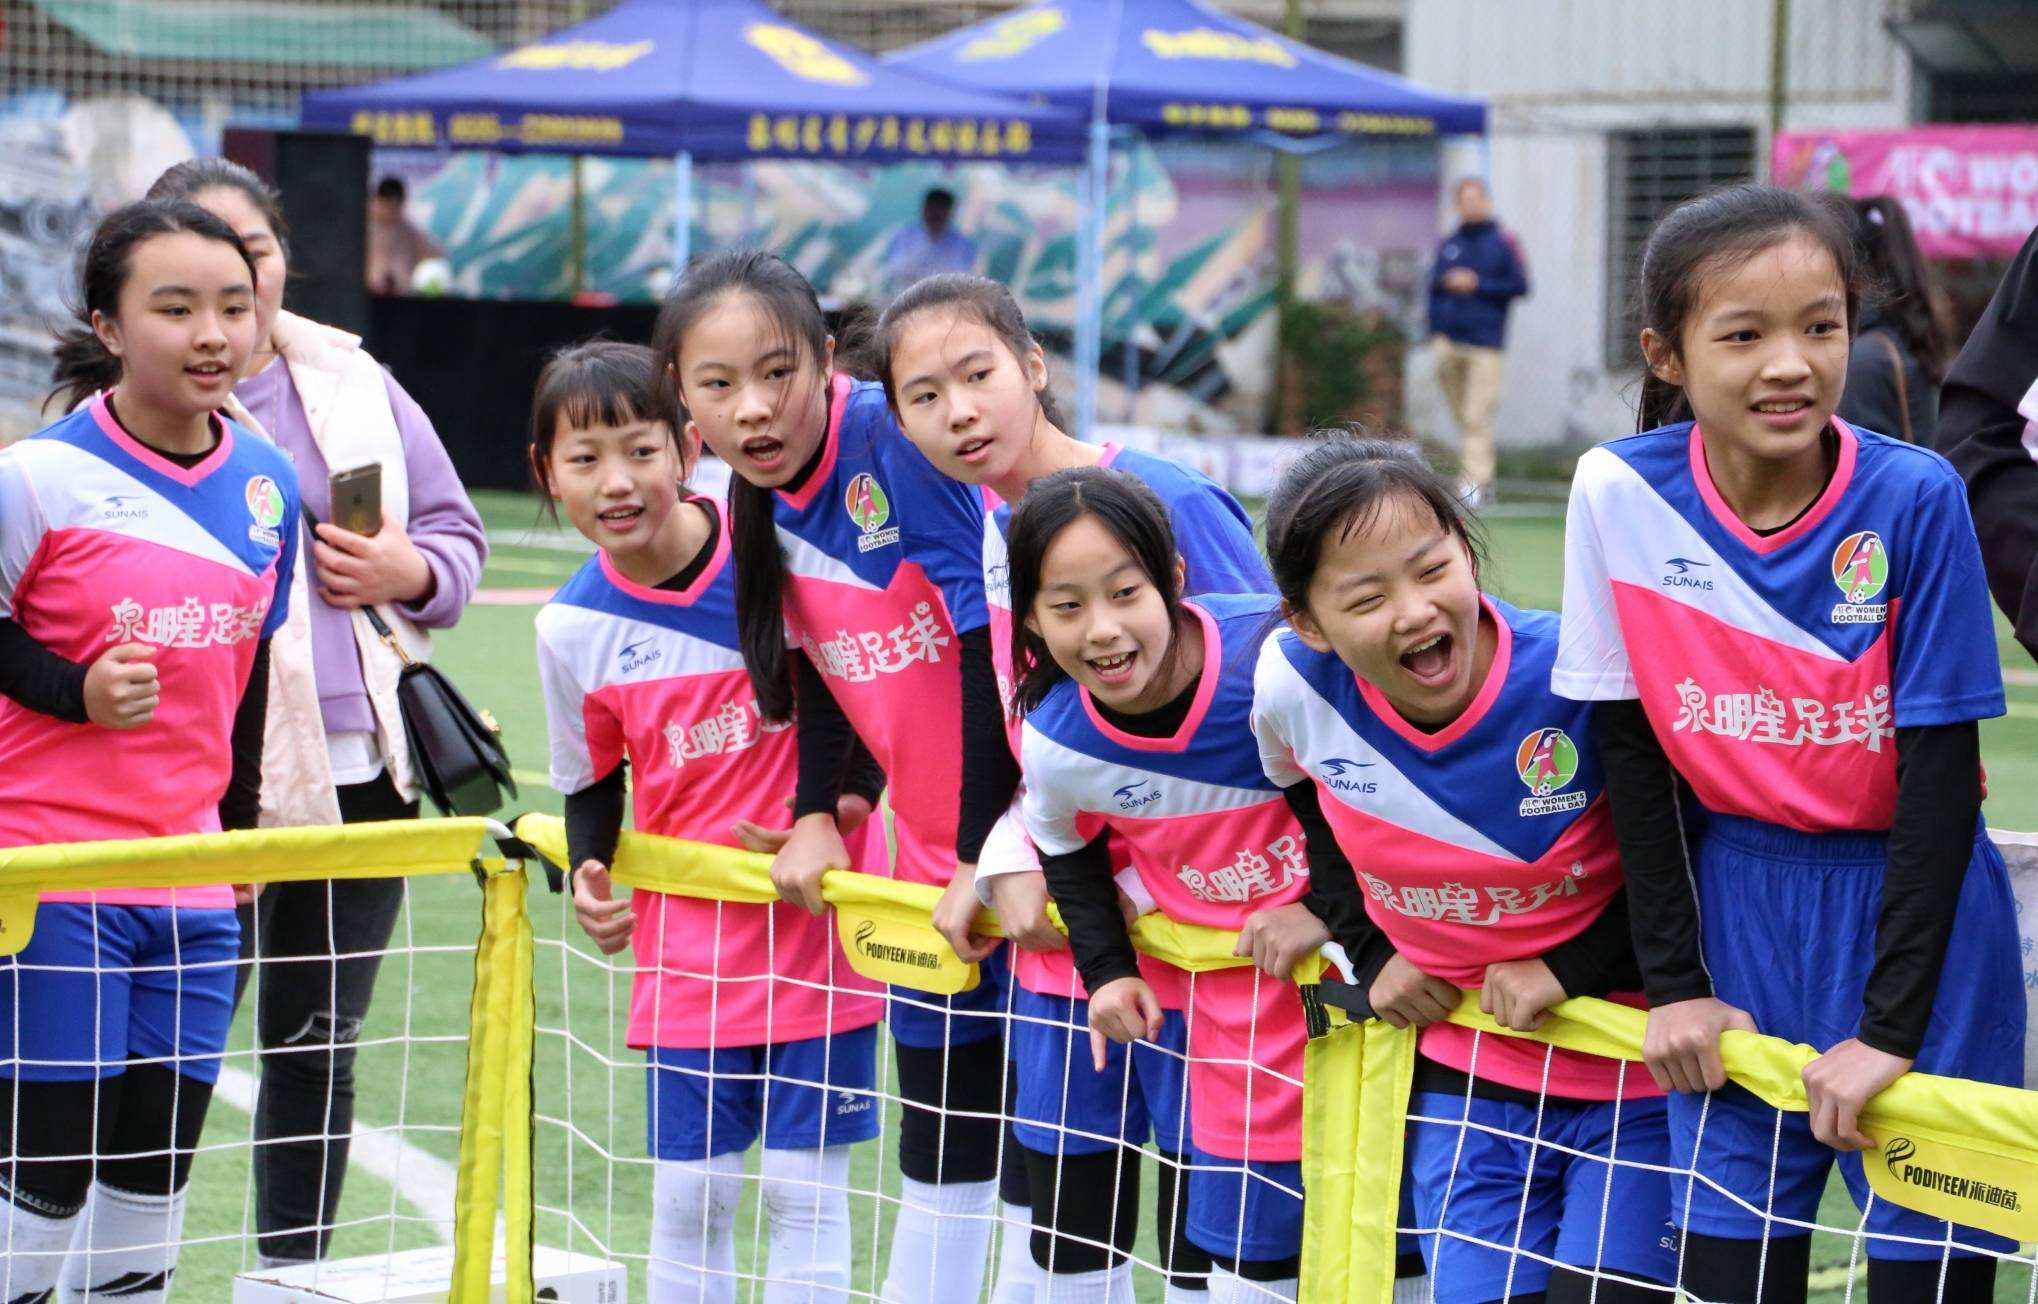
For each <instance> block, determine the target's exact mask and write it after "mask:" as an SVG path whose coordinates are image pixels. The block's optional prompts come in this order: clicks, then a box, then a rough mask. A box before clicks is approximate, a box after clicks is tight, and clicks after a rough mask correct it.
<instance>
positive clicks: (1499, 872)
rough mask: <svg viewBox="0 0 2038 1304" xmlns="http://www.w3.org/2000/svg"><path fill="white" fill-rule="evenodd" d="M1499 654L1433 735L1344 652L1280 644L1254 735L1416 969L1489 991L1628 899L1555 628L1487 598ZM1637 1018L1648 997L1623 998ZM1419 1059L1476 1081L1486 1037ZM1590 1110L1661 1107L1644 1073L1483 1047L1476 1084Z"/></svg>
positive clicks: (1267, 653) (1448, 1040)
mask: <svg viewBox="0 0 2038 1304" xmlns="http://www.w3.org/2000/svg"><path fill="white" fill-rule="evenodd" d="M1486 607H1487V611H1488V613H1489V615H1490V616H1491V617H1492V619H1493V621H1494V622H1495V624H1496V625H1497V626H1498V630H1499V645H1498V648H1497V649H1496V651H1495V652H1494V655H1493V665H1492V667H1491V669H1490V670H1489V671H1488V672H1487V676H1486V682H1485V683H1484V684H1483V685H1481V687H1480V689H1479V693H1478V695H1477V696H1476V697H1475V698H1473V700H1472V704H1471V706H1469V707H1467V708H1466V710H1465V713H1464V714H1463V715H1461V716H1459V717H1458V718H1457V719H1456V720H1455V721H1453V722H1452V723H1451V724H1450V725H1449V726H1447V727H1445V728H1443V729H1440V730H1438V731H1437V732H1435V733H1425V732H1423V731H1422V730H1420V729H1417V728H1416V727H1415V726H1413V725H1411V724H1409V723H1408V722H1407V721H1406V720H1405V719H1403V718H1402V716H1401V714H1400V712H1398V711H1396V710H1395V709H1394V707H1393V705H1392V704H1391V703H1389V702H1388V701H1387V700H1386V699H1385V698H1383V697H1382V696H1381V695H1380V691H1379V690H1378V689H1377V688H1375V687H1373V685H1371V684H1369V683H1366V682H1365V681H1363V680H1361V679H1359V678H1358V677H1357V676H1356V675H1354V674H1353V673H1352V672H1351V669H1350V668H1349V667H1347V666H1346V665H1345V663H1344V662H1343V661H1341V660H1339V659H1338V657H1337V655H1336V654H1335V653H1330V652H1318V651H1316V650H1314V649H1312V648H1310V647H1309V646H1308V645H1307V644H1305V643H1303V642H1302V640H1301V639H1299V638H1297V637H1296V636H1295V635H1294V634H1293V633H1292V632H1290V631H1287V630H1283V631H1281V632H1280V633H1279V634H1277V635H1275V636H1274V637H1272V638H1269V639H1268V640H1267V641H1266V644H1265V646H1264V647H1263V648H1261V650H1260V659H1259V670H1258V674H1257V676H1256V680H1257V683H1256V688H1255V704H1254V707H1253V725H1254V728H1255V730H1256V732H1257V734H1258V737H1259V747H1260V759H1261V762H1262V764H1263V765H1264V767H1265V769H1266V773H1267V775H1268V777H1270V778H1271V779H1272V780H1273V781H1274V782H1275V783H1278V784H1280V785H1281V786H1283V787H1287V786H1290V785H1292V784H1296V783H1302V782H1311V783H1314V784H1315V785H1316V787H1317V791H1318V794H1319V796H1320V797H1321V799H1322V804H1323V814H1324V818H1325V819H1326V820H1327V821H1328V822H1329V824H1330V827H1331V830H1332V832H1334V833H1335V834H1336V835H1337V840H1338V845H1339V846H1340V847H1342V848H1343V849H1344V851H1345V854H1346V856H1347V857H1348V858H1349V859H1350V860H1351V863H1352V870H1353V872H1354V873H1355V874H1356V875H1357V876H1358V880H1359V886H1360V888H1361V890H1362V891H1363V892H1364V894H1365V898H1366V913H1367V915H1368V916H1369V917H1370V918H1371V919H1372V921H1373V922H1374V923H1375V924H1377V925H1378V926H1379V928H1380V930H1381V931H1382V932H1384V933H1386V934H1387V937H1388V939H1389V940H1390V941H1392V942H1393V943H1394V949H1395V950H1397V951H1399V952H1400V953H1401V954H1402V955H1404V956H1406V957H1407V958H1408V960H1409V962H1410V963H1411V964H1413V965H1415V967H1416V968H1418V969H1420V970H1422V971H1423V972H1424V973H1426V974H1430V975H1432V976H1433V977H1437V978H1441V979H1443V980H1444V981H1446V982H1448V983H1452V984H1454V985H1456V986H1458V987H1464V988H1476V987H1478V986H1480V984H1481V983H1482V982H1483V981H1484V979H1485V973H1486V966H1487V965H1489V964H1495V963H1499V962H1501V961H1506V960H1523V959H1528V958H1530V957H1533V956H1539V955H1542V954H1544V953H1545V952H1548V951H1549V950H1551V949H1552V948H1553V947H1555V946H1557V945H1558V944H1560V943H1562V942H1566V941H1569V940H1570V939H1571V938H1573V937H1575V936H1577V935H1578V934H1579V933H1580V932H1582V931H1583V930H1584V929H1585V927H1586V926H1587V925H1588V924H1590V923H1591V922H1592V921H1593V920H1594V919H1596V918H1598V916H1599V913H1600V911H1602V910H1604V909H1605V908H1606V905H1607V902H1608V900H1609V899H1610V898H1612V896H1613V895H1614V894H1615V893H1616V892H1618V891H1619V890H1620V886H1621V872H1620V857H1619V854H1618V852H1617V850H1616V849H1615V846H1614V837H1613V821H1612V818H1611V817H1610V816H1609V815H1608V813H1607V802H1606V795H1605V792H1604V785H1605V778H1604V775H1603V773H1602V772H1601V770H1600V765H1599V756H1598V753H1597V751H1596V750H1595V749H1594V747H1593V746H1592V741H1591V739H1592V707H1591V705H1590V704H1589V703H1585V702H1575V701H1570V700H1567V699H1565V698H1561V697H1558V696H1556V695H1554V694H1553V693H1551V692H1550V665H1551V662H1552V661H1554V660H1555V658H1556V653H1557V617H1556V616H1555V615H1553V614H1551V613H1549V612H1543V611H1521V610H1518V609H1516V608H1514V607H1511V606H1509V605H1507V604H1506V603H1504V602H1498V601H1494V600H1492V599H1488V600H1487V602H1486ZM1616 999H1625V1000H1626V1001H1627V1002H1628V1003H1629V1004H1635V1005H1639V1004H1640V1003H1641V998H1640V997H1639V996H1638V995H1630V996H1627V997H1622V998H1616ZM1421 1045H1422V1052H1423V1054H1424V1055H1426V1056H1428V1057H1429V1058H1431V1059H1433V1060H1435V1061H1437V1062H1438V1063H1440V1064H1445V1065H1448V1066H1450V1067H1451V1068H1454V1069H1458V1070H1460V1071H1469V1070H1470V1069H1471V1067H1472V1062H1473V1061H1472V1056H1473V1034H1472V1032H1471V1031H1470V1030H1469V1029H1465V1028H1460V1027H1458V1026H1456V1025H1455V1024H1448V1023H1438V1024H1432V1025H1431V1026H1429V1027H1428V1028H1425V1029H1423V1032H1422V1043H1421ZM1546 1061H1547V1066H1548V1074H1549V1076H1548V1090H1549V1091H1550V1092H1552V1093H1554V1094H1556V1095H1561V1096H1568V1097H1571V1098H1574V1099H1580V1100H1611V1099H1614V1098H1616V1097H1617V1096H1625V1097H1634V1096H1641V1095H1657V1094H1660V1093H1659V1092H1658V1091H1657V1090H1656V1087H1655V1085H1654V1083H1653V1082H1651V1081H1650V1080H1649V1078H1648V1075H1646V1074H1640V1073H1632V1072H1631V1073H1628V1074H1626V1075H1625V1078H1623V1077H1622V1075H1621V1073H1620V1067H1621V1066H1620V1064H1619V1063H1618V1062H1616V1061H1613V1060H1607V1059H1601V1058H1599V1057H1597V1056H1593V1055H1579V1054H1573V1053H1571V1052H1568V1051H1558V1052H1556V1053H1555V1054H1554V1055H1549V1054H1546V1051H1545V1048H1544V1047H1543V1046H1541V1045H1540V1044H1537V1043H1534V1042H1526V1041H1521V1040H1517V1039H1515V1038H1512V1037H1487V1038H1485V1039H1484V1040H1483V1041H1481V1042H1480V1043H1479V1046H1478V1073H1479V1076H1480V1077H1482V1078H1487V1079H1490V1080H1492V1081H1494V1082H1498V1083H1501V1084H1503V1085H1505V1086H1510V1087H1519V1088H1522V1089H1525V1090H1528V1091H1539V1090H1541V1089H1543V1086H1544V1071H1545V1062H1546Z"/></svg>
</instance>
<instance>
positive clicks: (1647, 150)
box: [1605, 126, 1756, 370]
mask: <svg viewBox="0 0 2038 1304" xmlns="http://www.w3.org/2000/svg"><path fill="white" fill-rule="evenodd" d="M1755 162H1756V158H1755V130H1754V128H1752V127H1739V126H1732V127H1656V128H1650V129H1649V130H1646V131H1617V132H1614V133H1613V134H1612V135H1611V136H1610V137H1609V138H1608V140H1607V175H1606V183H1607V184H1606V191H1607V200H1606V212H1607V223H1606V271H1607V276H1606V340H1605V347H1606V365H1607V366H1608V367H1609V368H1612V369H1616V370H1618V369H1625V368H1632V367H1634V366H1635V365H1636V349H1635V333H1636V331H1637V330H1638V329H1639V325H1638V323H1637V320H1636V303H1635V280H1636V277H1637V275H1638V274H1639V273H1640V271H1641V265H1642V245H1643V244H1644V242H1646V241H1647V240H1648V238H1649V228H1650V227H1652V226H1654V225H1655V224H1656V219H1657V218H1660V217H1661V216H1663V214H1665V213H1667V212H1669V211H1670V210H1671V209H1673V208H1675V207H1677V205H1679V204H1681V203H1683V202H1684V201H1685V200H1687V199H1690V198H1691V197H1692V196H1694V195H1699V194H1703V193H1704V192H1706V191H1708V190H1710V189H1712V188H1713V187H1714V186H1721V185H1726V184H1727V183H1729V182H1733V181H1747V180H1750V179H1752V178H1753V177H1754V175H1755Z"/></svg>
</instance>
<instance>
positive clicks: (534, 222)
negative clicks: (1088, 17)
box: [376, 143, 1437, 430]
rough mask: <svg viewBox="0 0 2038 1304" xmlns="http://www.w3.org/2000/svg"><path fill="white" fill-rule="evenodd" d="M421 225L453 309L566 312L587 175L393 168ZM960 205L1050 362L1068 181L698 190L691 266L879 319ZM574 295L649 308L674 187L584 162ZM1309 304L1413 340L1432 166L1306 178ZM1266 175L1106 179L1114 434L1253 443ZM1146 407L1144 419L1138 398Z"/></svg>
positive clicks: (1350, 159) (636, 170)
mask: <svg viewBox="0 0 2038 1304" xmlns="http://www.w3.org/2000/svg"><path fill="white" fill-rule="evenodd" d="M376 171H377V174H378V175H381V174H386V173H391V174H396V175H401V176H403V177H404V178H405V179H406V180H407V181H408V182H409V185H410V192H411V199H412V216H413V218H414V219H416V220H417V221H419V222H420V223H421V224H423V225H424V226H425V227H426V228H427V229H428V230H429V231H430V232H431V234H432V236H433V238H434V239H436V240H437V241H438V242H439V243H440V244H441V245H442V246H443V247H444V248H445V250H446V253H447V258H448V261H449V263H450V264H451V267H452V288H451V292H452V293H456V294H464V295H470V296H475V297H480V298H494V297H501V298H530V297H539V298H543V297H557V296H561V295H565V294H568V293H570V292H572V290H573V289H574V288H575V287H574V286H573V283H572V275H571V268H572V258H571V249H572V208H573V199H574V194H575V182H574V168H573V166H572V164H571V163H570V162H569V161H568V160H565V159H556V158H504V157H494V156H485V155H453V154H445V155H419V154H416V153H408V152H393V151H392V152H385V153H382V154H379V155H378V156H377V161H376ZM934 185H943V186H946V187H948V188H950V189H952V190H954V191H955V192H956V194H957V196H958V207H957V212H956V217H955V224H956V226H957V228H958V229H959V230H961V231H963V232H964V233H965V234H967V235H968V236H970V237H971V238H972V239H973V240H975V241H976V244H977V255H978V261H977V269H978V270H979V271H981V272H983V273H984V274H986V275H988V276H992V277H994V278H996V279H998V280H1001V281H1004V282H1005V283H1006V284H1008V285H1010V286H1011V287H1012V288H1013V290H1014V292H1015V293H1016V294H1017V296H1018V298H1019V300H1020V303H1021V305H1022V307H1023V308H1024V309H1025V311H1026V314H1027V318H1028V320H1029V322H1030V323H1031V324H1032V325H1033V326H1034V328H1035V331H1036V332H1037V333H1038V334H1040V335H1041V336H1042V338H1043V339H1044V340H1045V342H1046V343H1047V344H1048V346H1049V347H1050V349H1051V350H1053V351H1055V352H1058V353H1061V354H1063V355H1066V352H1067V349H1068V344H1069V340H1070V335H1071V332H1072V331H1073V328H1074V323H1075V304H1076V281H1075V268H1076V227H1077V219H1078V216H1079V209H1078V202H1079V200H1078V183H1077V178H1076V176H1075V174H1074V171H1073V170H1072V169H1041V168H1034V169H1014V168H1003V167H995V166H989V165H964V166H959V167H942V166H939V165H934V164H901V165H898V166H894V167H884V168H871V167H851V166H837V165H832V164H813V163H800V164H789V163H757V164H751V165H749V166H748V167H747V168H745V167H737V166H733V165H732V166H726V167H701V168H697V169H696V170H695V174H694V187H693V191H692V197H693V232H692V240H693V247H694V249H695V251H696V252H698V251H701V250H704V249H709V248H714V247H719V246H724V245H730V244H739V243H740V244H748V245H756V246H760V247H764V248H770V249H774V250H776V251H778V252H780V253H782V254H784V255H785V256H786V257H787V258H788V259H790V260H791V261H792V262H794V263H795V264H796V265H797V266H799V268H800V269H801V271H803V272H804V273H806V275H807V276H808V277H809V278H810V279H811V280H813V282H814V284H815V285H816V286H817V287H818V288H819V289H820V290H821V292H822V293H823V295H824V296H825V297H826V298H828V299H829V300H831V301H833V302H837V303H851V302H857V301H868V300H870V299H872V298H874V297H875V296H876V294H877V293H878V289H879V286H880V285H881V283H882V274H881V273H882V264H883V257H884V251H885V247H886V245H887V243H888V242H889V241H890V240H891V238H892V236H893V235H894V234H895V233H896V232H897V231H899V230H900V229H901V228H902V227H905V226H907V225H909V224H911V223H913V222H915V221H917V220H918V215H919V209H920V199H921V196H922V195H923V194H924V193H925V192H926V190H927V189H928V188H929V187H930V186H934ZM579 194H580V202H581V206H582V211H583V213H584V223H585V231H586V235H585V246H586V247H585V253H584V259H583V263H582V269H583V270H582V276H581V282H580V288H581V289H584V290H587V291H592V292H596V293H601V294H607V295H613V296H615V297H616V298H618V299H621V300H624V301H645V300H649V299H652V298H655V297H656V296H657V294H658V293H659V292H660V291H661V290H662V288H663V286H664V285H665V284H666V283H667V278H668V277H669V275H670V272H669V268H670V263H671V252H672V243H671V221H672V217H671V215H672V211H673V207H672V206H673V202H674V195H673V170H672V168H671V166H670V165H669V164H665V163H662V162H630V161H610V160H596V159H588V160H584V161H583V162H582V164H581V167H580V181H579ZM1302 194H1303V201H1302V207H1301V210H1300V220H1299V227H1300V229H1299V233H1298V234H1299V249H1300V256H1301V268H1300V282H1299V288H1300V291H1301V293H1302V294H1303V295H1304V296H1305V297H1310V298H1324V297H1329V298H1338V299H1342V300H1345V301H1346V302H1349V303H1350V304H1351V305H1352V306H1353V307H1355V308H1359V309H1363V310H1368V311H1377V312H1381V313H1384V314H1386V315H1389V316H1391V317H1393V318H1394V319H1396V320H1398V321H1402V322H1404V323H1406V324H1407V325H1408V326H1409V328H1410V329H1411V330H1415V329H1417V328H1419V319H1420V314H1421V308H1422V290H1423V276H1424V272H1425V270H1426V268H1427V265H1428V260H1429V257H1430V254H1431V250H1432V248H1433V246H1434V244H1435V240H1436V212H1437V199H1436V196H1437V158H1436V153H1435V150H1434V148H1433V147H1430V146H1425V145H1415V146H1406V145H1395V146H1391V147H1350V148H1344V149H1339V150H1336V151H1332V152H1330V153H1328V154H1325V155H1320V156H1317V157H1314V158H1311V159H1308V160H1306V161H1305V163H1304V165H1303V192H1302ZM1275 220H1276V218H1275V163H1274V161H1273V158H1272V156H1271V155H1269V154H1268V153H1266V152H1265V151H1262V150H1258V149H1254V148H1251V147H1243V146H1236V145H1226V146H1196V145H1167V146H1163V147H1161V148H1158V149H1156V148H1154V147H1151V146H1148V145H1146V144H1143V143H1140V144H1130V145H1128V146H1126V147H1125V148H1123V149H1121V150H1120V151H1119V158H1118V161H1117V163H1116V165H1115V166H1114V168H1113V172H1112V186H1111V222H1110V226H1109V228H1108V231H1107V255H1106V262H1105V268H1104V272H1105V280H1106V284H1107V285H1108V287H1109V290H1108V294H1107V298H1106V301H1105V318H1106V321H1105V352H1104V371H1105V375H1106V384H1105V388H1104V394H1103V400H1102V401H1103V412H1104V415H1105V416H1106V417H1107V418H1109V419H1113V420H1126V421H1132V420H1137V421H1140V422H1145V423H1149V424H1159V425H1169V426H1184V427H1188V428H1203V429H1219V430H1221V429H1232V428H1237V427H1239V426H1241V425H1243V426H1245V427H1248V428H1250V427H1252V426H1253V425H1255V424H1256V423H1257V422H1258V420H1259V418H1260V413H1261V411H1262V409H1263V404H1264V402H1265V396H1266V391H1267V388H1268V386H1269V385H1270V384H1271V382H1272V377H1273V364H1272V349H1273V340H1274V322H1273V301H1274V273H1275V266H1274V242H1275V232H1274V226H1275ZM1135 393H1136V395H1137V398H1136V405H1135V400H1134V398H1133V395H1134V394H1135Z"/></svg>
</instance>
